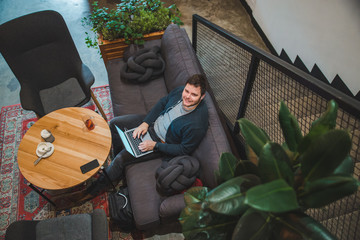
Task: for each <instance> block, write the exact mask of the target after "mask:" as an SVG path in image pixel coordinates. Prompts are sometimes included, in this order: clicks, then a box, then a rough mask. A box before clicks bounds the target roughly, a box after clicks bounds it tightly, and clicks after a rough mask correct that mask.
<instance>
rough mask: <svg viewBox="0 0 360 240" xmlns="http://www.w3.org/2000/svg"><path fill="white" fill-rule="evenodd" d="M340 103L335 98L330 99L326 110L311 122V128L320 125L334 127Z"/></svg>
mask: <svg viewBox="0 0 360 240" xmlns="http://www.w3.org/2000/svg"><path fill="white" fill-rule="evenodd" d="M337 111H338V105H337V103H336V102H335V100H330V101H329V102H328V104H327V108H326V111H325V112H324V113H323V114H322V115H321V117H319V118H318V119H317V120H315V121H314V122H313V123H312V124H311V128H314V127H316V126H318V125H322V126H326V127H327V128H328V129H334V128H335V126H336V117H337Z"/></svg>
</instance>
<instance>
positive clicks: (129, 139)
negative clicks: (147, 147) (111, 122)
mask: <svg viewBox="0 0 360 240" xmlns="http://www.w3.org/2000/svg"><path fill="white" fill-rule="evenodd" d="M115 127H116V130H117V131H118V133H119V135H120V138H121V140H122V142H123V144H124V147H125V149H126V151H128V152H129V153H130V154H131V155H133V156H134V157H136V158H139V157H142V156H144V155H146V154H149V153H152V152H153V151H147V152H142V151H141V150H140V149H139V144H140V143H141V142H142V141H145V140H152V138H151V136H150V134H149V133H148V132H147V133H146V134H145V135H144V136H142V137H140V138H135V139H134V138H133V132H134V130H135V128H133V129H130V130H126V131H125V132H124V131H122V130H121V129H120V128H118V126H116V125H115Z"/></svg>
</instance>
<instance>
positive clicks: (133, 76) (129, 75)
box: [120, 46, 165, 83]
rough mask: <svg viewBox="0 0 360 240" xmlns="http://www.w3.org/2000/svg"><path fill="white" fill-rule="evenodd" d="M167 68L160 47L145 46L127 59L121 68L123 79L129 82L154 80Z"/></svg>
mask: <svg viewBox="0 0 360 240" xmlns="http://www.w3.org/2000/svg"><path fill="white" fill-rule="evenodd" d="M164 70H165V62H164V60H163V59H162V57H161V54H160V47H159V46H154V47H152V48H143V49H140V50H138V51H137V52H136V53H135V54H133V55H132V56H130V57H129V58H128V59H127V62H126V63H125V64H124V65H123V67H122V68H121V70H120V74H121V79H122V80H124V81H125V82H128V83H144V82H147V81H149V80H152V79H154V78H156V77H158V76H160V75H162V73H163V72H164Z"/></svg>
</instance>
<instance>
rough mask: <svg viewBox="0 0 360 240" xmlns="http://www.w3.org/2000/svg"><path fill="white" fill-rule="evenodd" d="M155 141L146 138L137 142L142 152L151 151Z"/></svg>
mask: <svg viewBox="0 0 360 240" xmlns="http://www.w3.org/2000/svg"><path fill="white" fill-rule="evenodd" d="M155 144H156V142H154V141H152V140H146V141H143V142H141V143H140V144H139V149H140V151H142V152H147V151H151V150H153V149H154V147H155Z"/></svg>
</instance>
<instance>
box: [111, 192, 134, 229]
mask: <svg viewBox="0 0 360 240" xmlns="http://www.w3.org/2000/svg"><path fill="white" fill-rule="evenodd" d="M109 214H110V221H111V222H112V224H114V225H116V227H118V228H119V229H120V230H122V231H124V232H131V231H132V230H134V229H135V222H134V217H133V213H132V209H131V205H130V199H129V192H128V189H127V187H123V186H121V187H120V189H119V191H117V192H115V193H111V194H109Z"/></svg>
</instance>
